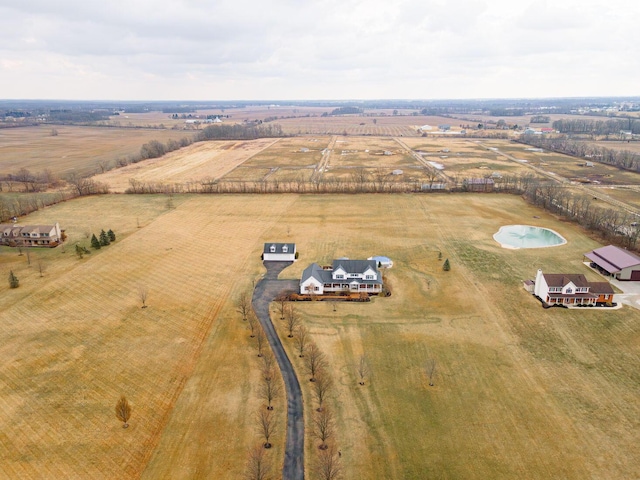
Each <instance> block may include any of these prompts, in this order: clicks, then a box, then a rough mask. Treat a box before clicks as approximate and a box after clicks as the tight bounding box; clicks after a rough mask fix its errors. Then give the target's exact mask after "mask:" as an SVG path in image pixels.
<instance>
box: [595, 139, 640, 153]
mask: <svg viewBox="0 0 640 480" xmlns="http://www.w3.org/2000/svg"><path fill="white" fill-rule="evenodd" d="M587 143H589V144H590V145H596V146H598V147H603V148H608V149H611V150H627V151H629V152H634V153H640V142H638V141H637V140H636V141H633V142H623V141H618V142H615V141H606V142H605V141H601V142H587Z"/></svg>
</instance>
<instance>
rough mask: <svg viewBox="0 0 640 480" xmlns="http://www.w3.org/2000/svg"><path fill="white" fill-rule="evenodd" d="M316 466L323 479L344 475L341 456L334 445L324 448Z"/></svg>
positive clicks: (319, 475) (319, 476) (332, 479)
mask: <svg viewBox="0 0 640 480" xmlns="http://www.w3.org/2000/svg"><path fill="white" fill-rule="evenodd" d="M314 466H315V471H316V474H317V475H318V478H320V479H321V480H338V479H339V478H341V477H342V465H341V463H340V456H339V455H338V452H336V449H335V447H334V446H330V447H329V448H327V449H326V450H322V451H321V452H320V454H319V455H318V459H317V460H316V463H315V465H314Z"/></svg>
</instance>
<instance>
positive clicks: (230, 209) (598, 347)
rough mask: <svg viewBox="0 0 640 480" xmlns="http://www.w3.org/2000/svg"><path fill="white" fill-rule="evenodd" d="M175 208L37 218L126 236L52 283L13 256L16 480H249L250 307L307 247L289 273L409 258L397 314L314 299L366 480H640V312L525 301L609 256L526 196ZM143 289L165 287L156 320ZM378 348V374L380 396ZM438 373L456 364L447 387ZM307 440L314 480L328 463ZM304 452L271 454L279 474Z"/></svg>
mask: <svg viewBox="0 0 640 480" xmlns="http://www.w3.org/2000/svg"><path fill="white" fill-rule="evenodd" d="M443 199H446V201H444V200H443ZM174 201H175V206H176V208H175V209H172V210H166V199H165V198H164V197H162V196H114V195H112V196H103V197H96V198H83V199H79V200H74V201H70V202H66V203H64V204H60V205H57V206H55V207H52V208H49V209H46V210H44V211H41V212H39V213H37V214H34V215H32V216H30V218H29V219H28V220H29V222H45V221H50V219H51V217H52V216H54V217H55V218H56V219H58V220H59V221H60V222H61V224H65V223H67V224H68V225H69V228H68V229H67V231H68V232H69V233H70V237H71V238H70V242H75V241H83V242H84V241H87V240H86V237H85V231H86V229H87V228H91V229H93V228H99V227H100V228H105V227H108V228H113V229H114V230H115V231H116V234H118V235H119V237H118V238H119V240H118V241H117V242H116V244H114V245H111V246H109V247H107V248H104V249H102V250H100V251H99V252H96V253H93V254H91V255H90V256H88V257H87V258H85V259H83V260H78V259H76V258H74V257H72V256H70V253H71V252H70V251H69V250H70V249H68V251H67V253H65V254H62V253H61V252H60V250H58V249H54V250H48V251H47V252H48V253H49V254H50V255H52V256H54V257H55V256H57V257H58V258H59V260H56V261H59V262H61V263H60V264H59V266H54V263H53V262H54V260H55V259H54V258H52V259H51V262H52V263H51V264H50V267H49V270H47V272H46V273H45V277H44V279H40V278H39V277H38V275H37V272H34V271H32V269H33V267H27V266H26V264H25V263H26V262H25V259H24V257H18V256H17V254H16V252H15V251H9V250H7V249H4V250H0V253H1V256H0V259H1V260H2V271H6V269H7V268H9V264H11V268H15V269H16V272H17V274H18V276H19V278H20V279H21V283H22V284H23V285H21V287H20V288H19V289H18V290H13V291H10V290H8V287H7V285H6V283H5V284H0V291H1V293H0V311H1V312H2V313H0V334H1V335H2V337H3V341H2V342H0V345H1V347H0V351H1V353H2V355H3V359H4V360H5V365H6V366H5V369H3V372H2V374H1V375H2V376H1V377H0V378H1V379H2V382H0V386H1V388H0V406H1V408H2V415H0V425H2V429H1V430H0V431H2V432H3V434H1V435H2V436H0V442H1V443H2V445H3V453H2V457H3V458H2V465H3V468H4V471H5V472H8V474H7V475H8V476H9V477H11V478H15V477H20V478H138V477H139V476H140V475H141V474H142V477H143V478H149V479H152V478H153V479H155V478H185V479H186V478H221V479H227V478H228V479H236V478H239V477H240V476H241V474H242V471H243V468H244V462H245V459H246V448H247V447H249V446H251V445H252V444H254V443H255V442H257V441H258V437H257V435H256V434H255V422H254V420H253V418H252V415H253V412H254V411H255V408H257V407H258V406H259V403H260V401H259V397H258V394H257V381H256V378H257V376H258V367H257V364H256V362H255V350H254V349H252V347H251V345H250V343H249V342H248V339H247V331H246V329H245V328H244V325H242V321H241V320H239V318H238V317H239V315H238V314H237V313H236V312H235V307H234V299H235V298H237V296H238V295H239V294H240V293H241V292H243V291H248V290H250V288H251V284H252V281H253V280H255V279H257V278H258V277H259V276H260V275H261V274H262V272H263V268H262V266H261V264H260V260H259V256H260V252H261V249H262V243H263V242H265V241H274V240H281V241H295V242H296V243H297V244H298V250H299V251H300V260H299V262H297V263H296V264H295V265H293V266H292V267H289V268H288V269H287V270H285V271H284V273H283V275H282V276H283V277H285V278H296V277H298V276H299V275H300V273H301V272H302V270H303V269H304V268H305V267H306V266H307V265H308V264H309V263H310V262H313V261H318V262H321V263H325V262H329V261H330V260H331V259H332V258H335V257H340V256H349V257H351V258H360V257H367V256H369V255H373V254H384V255H389V256H390V257H391V258H392V259H393V260H394V262H395V265H394V267H393V268H392V269H391V270H389V271H388V272H387V276H388V280H389V282H390V284H391V286H392V289H393V295H392V296H391V297H389V298H379V299H375V300H374V301H373V302H371V303H369V304H340V305H338V306H337V311H336V312H335V313H334V312H333V311H332V308H331V306H330V305H327V304H323V303H301V304H297V308H298V309H299V311H300V312H301V313H302V316H303V319H304V322H305V324H306V325H307V326H308V327H309V328H310V329H311V332H312V336H313V338H314V340H315V341H316V342H317V343H318V344H319V345H320V346H321V348H322V349H323V351H324V352H325V353H326V354H327V356H328V357H329V365H330V369H331V374H332V376H333V378H334V382H335V384H336V387H335V390H334V397H333V399H332V400H331V405H332V406H333V408H334V409H335V411H336V414H337V416H338V420H339V421H338V426H339V428H338V430H337V432H336V440H337V441H338V444H339V447H340V448H341V451H342V457H341V461H342V462H343V464H344V467H345V478H362V479H378V478H403V479H412V478H415V479H421V478H425V477H431V476H435V477H442V478H478V479H480V478H482V479H484V478H505V479H506V478H518V477H519V478H525V477H529V478H549V479H555V478H567V479H573V478H575V479H582V478H619V479H626V478H634V477H638V476H639V475H640V470H639V467H638V464H637V462H636V459H637V457H638V454H639V453H640V452H639V450H638V443H637V441H636V440H637V431H638V427H639V426H640V425H639V424H638V418H640V401H639V400H638V398H639V396H638V394H639V393H640V378H639V377H638V371H639V369H638V367H639V366H640V352H639V345H638V338H640V312H638V311H635V310H632V309H629V308H627V307H625V308H623V309H622V310H618V311H613V312H611V311H607V312H602V311H594V310H589V311H586V310H577V311H569V310H561V309H551V310H543V309H542V308H541V307H540V305H539V303H538V302H537V301H535V300H534V299H533V298H532V297H531V296H530V295H528V294H527V293H526V292H525V291H524V290H523V289H522V287H521V280H522V279H525V278H531V277H532V276H533V275H535V271H536V269H537V268H539V267H542V268H543V269H544V270H545V271H548V272H552V271H570V272H573V271H575V272H581V273H585V274H586V275H587V276H588V277H589V278H591V279H595V278H594V277H593V274H592V273H591V272H590V271H588V270H587V269H586V268H585V267H584V266H583V265H582V264H581V260H582V253H584V252H586V251H588V250H590V249H592V248H594V247H596V246H598V245H597V244H596V243H595V242H594V241H592V240H591V239H590V238H589V237H587V236H585V235H584V234H583V233H582V232H581V231H580V230H579V229H577V228H576V227H574V226H572V225H570V224H565V223H563V222H560V221H558V220H556V219H555V218H554V217H552V216H550V215H548V214H546V213H545V212H543V211H541V210H538V209H535V208H532V207H530V206H529V205H527V204H525V203H524V202H522V200H520V199H519V198H518V197H515V196H505V195H490V196H489V195H470V194H467V195H447V196H446V197H443V196H441V195H425V196H420V195H397V196H388V195H331V196H328V195H324V196H322V195H321V196H314V195H305V196H298V195H268V196H258V195H236V196H233V195H232V196H203V195H198V196H178V197H175V198H174ZM96 212H104V216H101V215H96ZM534 216H537V217H540V218H536V219H534V218H533V217H534ZM511 223H530V224H536V225H540V226H544V227H548V228H552V229H554V230H556V231H558V232H559V233H561V234H562V235H563V236H564V237H565V238H566V239H567V240H568V242H569V243H568V244H567V245H566V246H562V247H556V248H550V249H540V250H529V251H513V250H504V249H501V248H500V247H499V246H497V244H495V242H494V241H493V239H492V238H491V235H492V234H493V233H495V232H496V231H497V230H498V228H499V227H500V226H501V225H504V224H511ZM105 224H106V225H105ZM138 224H140V228H138ZM438 252H442V254H443V258H449V259H450V261H451V263H452V270H451V271H450V272H443V271H442V268H441V266H442V261H443V260H439V259H438ZM16 262H17V263H16ZM55 265H58V264H55ZM37 280H42V282H43V283H42V284H41V285H38V284H37V283H36V281H37ZM139 284H146V285H147V286H148V287H149V292H150V293H149V302H148V303H149V308H147V309H144V310H143V309H140V302H139V299H138V298H137V294H136V292H137V289H136V287H137V286H138V285H139ZM276 323H278V322H276ZM289 344H290V342H289V343H287V345H289ZM363 353H364V354H365V355H366V356H367V358H368V361H369V363H370V366H371V370H372V375H371V378H370V379H368V381H367V385H366V386H365V387H360V386H358V385H357V378H356V371H355V364H356V363H357V360H358V358H359V357H360V355H361V354H363ZM428 358H436V359H437V362H438V374H437V376H436V379H435V380H436V382H435V383H436V386H435V387H429V386H428V385H427V379H426V377H425V374H424V363H425V361H426V359H428ZM296 360H297V359H296ZM298 366H299V364H298ZM301 383H302V384H303V388H308V382H301ZM121 393H125V394H126V395H127V396H128V397H129V400H130V401H131V403H132V404H133V408H134V413H133V416H132V419H131V421H130V423H131V426H130V428H129V429H127V430H123V429H122V428H121V427H120V425H119V424H118V422H117V420H116V419H115V417H114V415H113V405H114V404H115V401H116V400H117V398H118V396H119V395H120V394H121ZM305 405H306V408H307V409H310V408H313V401H312V400H311V396H310V393H309V391H307V392H306V400H305ZM283 408H284V407H283V404H282V403H281V399H280V403H277V404H276V410H278V411H282V409H283ZM306 438H307V439H308V448H307V456H306V458H307V466H308V470H307V476H308V477H309V478H312V474H311V472H310V467H311V465H312V464H313V461H314V458H315V455H316V452H317V449H316V448H315V441H314V440H312V438H311V436H310V435H309V432H307V437H306ZM282 441H283V435H282V433H280V434H279V435H276V438H275V443H276V448H275V449H274V451H273V452H270V454H272V461H273V463H274V464H275V465H276V466H277V467H279V466H280V465H281V462H282ZM276 476H277V475H276Z"/></svg>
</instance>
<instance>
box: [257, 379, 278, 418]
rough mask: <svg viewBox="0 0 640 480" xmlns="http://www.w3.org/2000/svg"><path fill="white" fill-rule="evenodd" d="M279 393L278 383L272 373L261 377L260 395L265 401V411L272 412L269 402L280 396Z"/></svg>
mask: <svg viewBox="0 0 640 480" xmlns="http://www.w3.org/2000/svg"><path fill="white" fill-rule="evenodd" d="M280 392H282V387H281V385H280V381H279V379H278V378H276V376H275V375H274V374H273V373H271V374H270V375H269V376H266V375H264V376H263V377H262V384H261V385H260V395H261V396H262V397H263V398H264V399H265V400H266V401H267V410H273V406H272V405H271V402H273V401H274V400H275V399H276V398H278V397H279V396H280Z"/></svg>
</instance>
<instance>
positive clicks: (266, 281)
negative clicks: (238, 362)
mask: <svg viewBox="0 0 640 480" xmlns="http://www.w3.org/2000/svg"><path fill="white" fill-rule="evenodd" d="M291 263H292V262H264V266H265V268H266V269H267V274H266V275H265V276H264V278H263V279H262V280H260V281H259V282H258V284H257V285H256V288H255V290H254V291H253V299H252V304H253V310H254V311H255V312H256V315H257V316H258V319H259V320H260V323H261V324H262V328H263V329H264V332H265V334H266V336H267V339H268V340H269V345H271V349H272V350H273V355H274V356H275V357H276V360H277V362H278V366H279V367H280V371H281V372H282V378H283V379H284V385H285V388H286V391H287V440H286V445H285V451H284V466H283V468H282V478H283V479H285V480H303V479H304V419H303V417H302V412H303V409H302V390H300V383H299V382H298V377H296V374H295V372H294V370H293V365H291V361H290V360H289V357H287V354H286V353H285V351H284V348H283V347H282V342H280V337H278V335H277V334H276V331H275V328H273V323H271V317H270V316H269V303H271V302H272V301H273V300H274V299H275V298H276V297H277V296H278V295H280V294H281V293H283V292H288V291H294V292H295V291H297V290H298V281H297V280H278V275H279V274H280V272H282V270H284V269H285V268H287V267H288V266H289V265H291Z"/></svg>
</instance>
